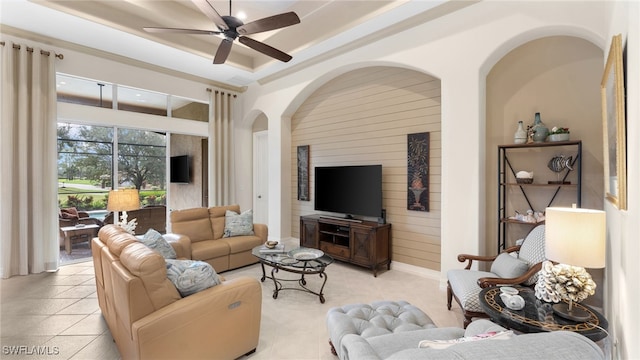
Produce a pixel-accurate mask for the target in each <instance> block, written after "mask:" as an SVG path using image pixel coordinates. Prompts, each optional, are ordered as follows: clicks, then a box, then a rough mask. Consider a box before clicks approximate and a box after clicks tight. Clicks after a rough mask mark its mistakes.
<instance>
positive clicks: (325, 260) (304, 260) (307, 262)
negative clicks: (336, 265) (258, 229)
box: [251, 245, 333, 269]
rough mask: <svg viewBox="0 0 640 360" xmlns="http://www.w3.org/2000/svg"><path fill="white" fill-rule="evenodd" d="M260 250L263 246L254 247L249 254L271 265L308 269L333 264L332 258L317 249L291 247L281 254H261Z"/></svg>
mask: <svg viewBox="0 0 640 360" xmlns="http://www.w3.org/2000/svg"><path fill="white" fill-rule="evenodd" d="M261 249H264V246H263V245H260V246H256V247H255V248H253V250H251V253H252V254H253V255H254V256H255V257H257V258H259V259H260V260H261V261H262V262H265V263H267V264H271V265H277V266H287V267H294V268H301V269H304V268H307V269H308V268H324V267H326V266H327V265H329V264H331V263H333V258H332V257H331V256H329V255H327V254H325V253H323V252H322V251H320V250H318V249H312V248H305V247H300V246H292V247H290V248H285V250H284V252H282V253H263V252H261V251H260V250H261ZM298 255H301V256H298ZM315 256H317V257H315ZM312 257H315V258H312Z"/></svg>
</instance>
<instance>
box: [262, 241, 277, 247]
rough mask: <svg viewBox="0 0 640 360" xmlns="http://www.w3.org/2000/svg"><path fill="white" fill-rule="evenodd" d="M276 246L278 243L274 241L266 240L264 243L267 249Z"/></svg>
mask: <svg viewBox="0 0 640 360" xmlns="http://www.w3.org/2000/svg"><path fill="white" fill-rule="evenodd" d="M276 245H278V242H277V241H275V240H268V241H267V242H266V243H264V246H266V247H267V249H273V248H274V247H276Z"/></svg>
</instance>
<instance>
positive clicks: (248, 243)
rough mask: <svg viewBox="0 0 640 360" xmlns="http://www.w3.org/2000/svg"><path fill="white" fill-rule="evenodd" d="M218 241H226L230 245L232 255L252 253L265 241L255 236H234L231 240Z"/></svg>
mask: <svg viewBox="0 0 640 360" xmlns="http://www.w3.org/2000/svg"><path fill="white" fill-rule="evenodd" d="M216 241H224V242H226V243H227V244H228V245H229V250H230V253H231V254H237V253H241V252H245V251H251V249H253V248H254V247H256V246H258V245H262V243H263V241H262V239H260V238H259V237H257V236H255V235H251V236H234V237H231V238H222V239H220V240H216Z"/></svg>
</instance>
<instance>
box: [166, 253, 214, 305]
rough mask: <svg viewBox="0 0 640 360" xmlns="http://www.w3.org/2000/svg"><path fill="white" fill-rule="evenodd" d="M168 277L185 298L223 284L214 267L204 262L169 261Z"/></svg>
mask: <svg viewBox="0 0 640 360" xmlns="http://www.w3.org/2000/svg"><path fill="white" fill-rule="evenodd" d="M166 262H167V277H168V278H169V280H171V282H172V283H173V285H174V286H175V287H176V289H178V292H180V295H182V296H183V297H185V296H189V295H192V294H195V293H197V292H199V291H202V290H205V289H208V288H210V287H213V286H216V285H218V284H220V283H221V280H220V277H219V276H218V274H217V273H216V271H215V270H214V269H213V267H212V266H211V265H209V264H207V263H206V262H204V261H198V260H173V259H167V260H166Z"/></svg>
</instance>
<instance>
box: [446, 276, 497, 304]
mask: <svg viewBox="0 0 640 360" xmlns="http://www.w3.org/2000/svg"><path fill="white" fill-rule="evenodd" d="M483 277H496V275H495V274H494V273H491V272H488V271H469V270H465V269H453V270H449V271H447V279H448V280H449V284H450V285H451V290H452V291H453V293H454V294H456V297H457V298H458V300H460V305H461V306H462V308H463V309H464V310H466V311H476V312H481V313H484V311H483V310H482V308H481V307H480V299H479V294H480V290H482V289H481V288H480V286H478V279H480V278H483Z"/></svg>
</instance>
